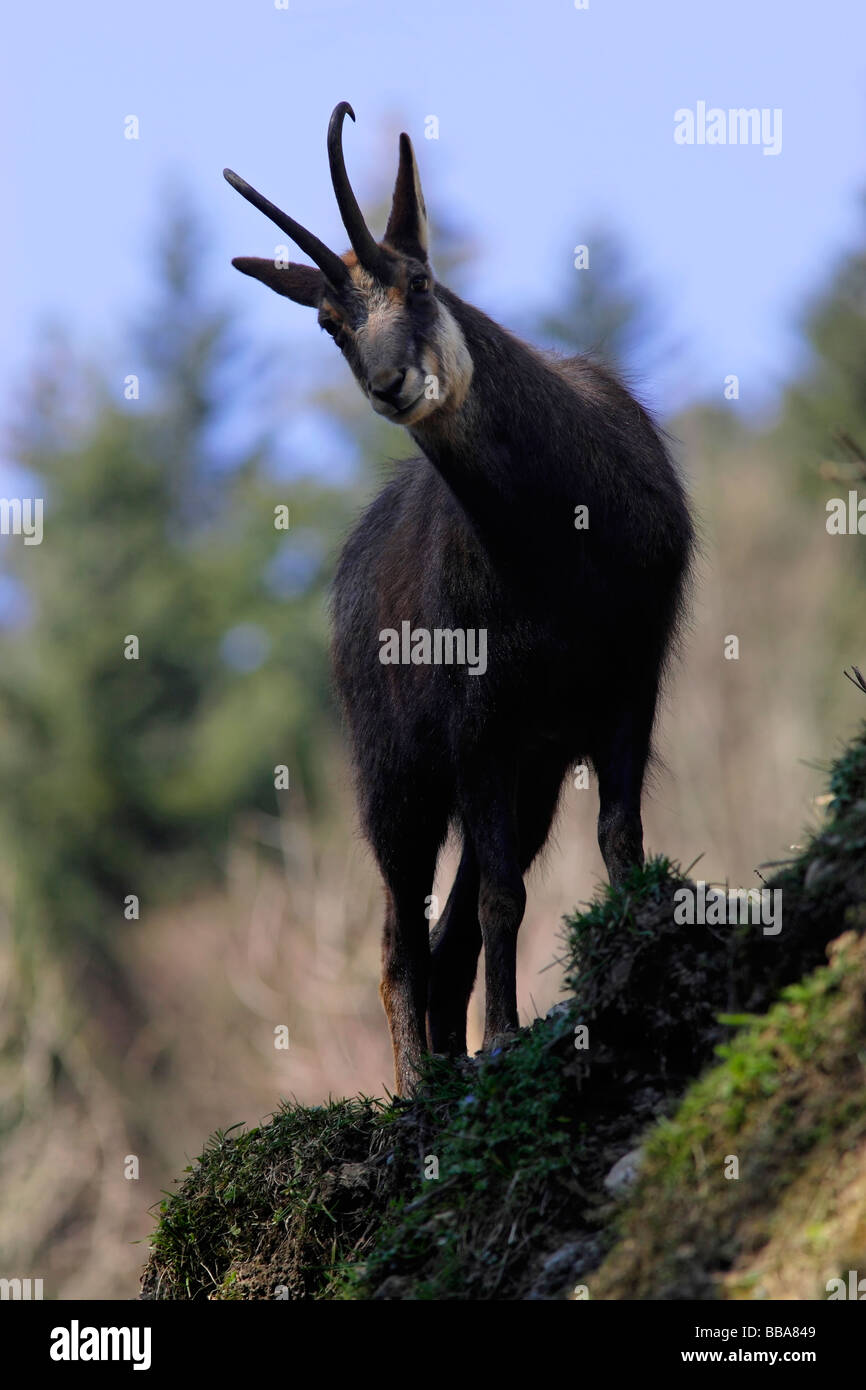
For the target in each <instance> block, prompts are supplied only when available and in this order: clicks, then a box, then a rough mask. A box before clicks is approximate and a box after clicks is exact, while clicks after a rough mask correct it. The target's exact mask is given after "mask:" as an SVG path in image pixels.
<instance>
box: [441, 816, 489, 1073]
mask: <svg viewBox="0 0 866 1390" xmlns="http://www.w3.org/2000/svg"><path fill="white" fill-rule="evenodd" d="M478 888H479V876H478V862H477V860H476V858H475V853H474V851H473V849H472V846H471V845H470V844H469V843H468V842H467V843H466V844H464V847H463V854H462V855H461V858H460V864H459V867H458V869H457V875H456V877H455V879H454V883H453V885H452V888H451V892H450V893H449V895H448V901H447V903H446V904H445V911H444V912H443V913H442V916H441V917H440V919H439V921H438V922H437V923H436V926H435V927H434V929H433V931H432V933H431V936H430V993H429V998H428V1013H429V1017H428V1029H429V1035H430V1047H431V1049H432V1051H433V1052H445V1053H447V1054H448V1055H449V1056H451V1057H461V1056H462V1055H463V1054H464V1053H465V1051H466V1013H467V1010H468V1008H469V998H470V995H471V994H472V988H473V985H474V984H475V973H476V971H477V969H478V956H479V954H480V952H481V927H480V926H479V924H478Z"/></svg>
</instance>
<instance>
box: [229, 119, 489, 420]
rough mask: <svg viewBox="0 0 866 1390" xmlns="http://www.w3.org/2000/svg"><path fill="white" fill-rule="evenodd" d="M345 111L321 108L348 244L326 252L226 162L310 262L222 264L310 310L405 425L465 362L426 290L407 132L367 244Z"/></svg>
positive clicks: (439, 400)
mask: <svg viewBox="0 0 866 1390" xmlns="http://www.w3.org/2000/svg"><path fill="white" fill-rule="evenodd" d="M347 114H348V115H349V116H351V118H352V120H354V119H355V113H354V111H353V110H352V108H351V106H350V105H349V104H348V102H345V101H341V102H340V104H339V105H338V106H336V107H335V108H334V111H333V113H332V115H331V120H330V124H329V126H328V161H329V163H330V167H331V181H332V183H333V185H334V192H335V194H336V196H337V205H338V207H339V209H340V216H341V217H342V219H343V225H344V226H345V228H346V231H347V232H348V234H349V241H350V242H351V244H352V250H351V251H348V252H347V253H346V254H345V255H344V256H337V255H335V253H334V252H333V251H331V250H329V248H328V247H327V246H325V245H324V243H323V242H321V241H319V239H318V237H316V236H313V234H312V232H308V231H307V229H306V228H305V227H302V226H301V224H300V223H299V222H295V221H294V219H293V218H291V217H288V216H287V215H286V214H285V213H284V212H281V211H280V210H279V208H277V207H275V206H274V204H273V203H270V202H268V200H267V198H263V197H262V195H261V194H260V193H257V192H256V190H255V189H254V188H251V187H250V185H249V184H248V183H245V182H244V180H243V179H241V178H239V177H238V175H237V174H235V173H233V172H232V171H231V169H226V170H224V174H225V177H226V179H228V182H229V183H230V184H231V185H232V187H233V188H236V189H237V191H238V193H241V194H242V195H243V196H244V197H245V198H246V199H247V200H248V201H249V202H251V203H252V204H253V206H254V207H257V208H258V209H259V210H260V211H261V212H263V213H264V214H265V216H266V217H269V218H270V219H271V221H272V222H275V223H276V225H277V226H278V227H279V228H281V230H282V231H284V232H285V233H286V234H287V235H288V236H289V237H291V239H292V241H293V242H294V243H295V245H296V246H299V247H300V248H301V250H302V251H304V252H306V254H307V255H308V256H309V257H310V258H311V260H313V261H314V262H315V267H316V268H314V267H313V266H309V265H295V264H289V265H286V264H284V263H282V262H279V261H271V260H263V259H261V258H260V257H258V256H238V257H236V259H235V260H234V261H232V264H233V265H235V266H237V268H238V270H241V271H243V273H244V274H245V275H252V276H254V277H255V279H257V280H261V281H262V283H263V284H265V285H269V286H270V288H271V289H272V290H276V292H277V294H283V295H285V296H286V297H287V298H288V299H293V300H294V301H295V303H296V304H306V305H308V306H309V307H310V308H313V309H317V310H318V312H319V324H320V325H321V327H322V328H323V329H324V330H325V332H326V333H330V335H331V337H332V338H333V339H334V341H335V343H336V344H337V346H338V347H339V349H340V351H341V352H342V354H343V356H344V357H345V359H346V361H347V362H348V363H349V366H350V367H351V368H352V371H353V373H354V375H355V377H356V379H357V381H358V384H359V385H360V387H361V390H362V391H363V392H364V394H365V395H366V396H367V397H368V398H369V400H370V403H371V405H372V407H373V409H374V410H375V411H376V412H377V414H379V415H383V416H384V417H385V418H386V419H388V420H393V421H395V422H396V423H397V424H401V425H415V424H417V423H418V422H419V421H421V420H423V419H424V418H425V417H426V416H429V415H431V414H432V413H433V412H434V411H436V410H442V409H443V408H445V409H452V410H453V409H456V408H458V407H459V406H460V405H461V404H462V402H463V400H464V398H465V396H466V391H467V389H468V386H469V381H470V378H471V376H472V361H471V358H470V355H469V351H468V349H467V347H466V343H465V341H464V339H463V335H462V333H461V331H460V329H459V327H458V326H457V323H456V322H455V320H454V318H453V316H452V314H451V313H450V312H449V310H448V308H447V307H446V305H445V304H444V303H443V302H442V301H441V299H439V298H438V297H437V294H436V286H435V282H434V279H433V272H432V270H431V269H430V262H429V260H428V256H427V213H426V209H425V207H424V196H423V194H422V192H421V183H420V180H419V177H418V166H417V164H416V162H415V154H414V151H413V149H412V142H411V141H410V139H409V136H408V135H401V136H400V162H399V165H398V169H397V182H396V184H395V186H394V197H393V201H392V205H391V215H390V217H389V218H388V226H387V228H386V229H385V237H384V240H383V241H381V242H376V241H375V240H374V238H373V236H372V234H371V233H370V231H369V229H368V227H367V224H366V223H365V221H364V218H363V216H362V213H361V209H360V208H359V206H358V202H357V199H356V198H355V195H354V193H353V192H352V187H351V184H350V183H349V179H348V176H347V174H346V165H345V162H344V160H343V147H342V130H343V119H344V117H345V116H346V115H347Z"/></svg>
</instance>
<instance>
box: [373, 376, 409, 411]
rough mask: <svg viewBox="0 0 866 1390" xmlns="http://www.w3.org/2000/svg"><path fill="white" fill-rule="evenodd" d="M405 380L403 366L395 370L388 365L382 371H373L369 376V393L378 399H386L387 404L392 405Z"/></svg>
mask: <svg viewBox="0 0 866 1390" xmlns="http://www.w3.org/2000/svg"><path fill="white" fill-rule="evenodd" d="M405 380H406V368H405V367H401V368H399V369H397V370H396V371H395V370H393V369H392V368H390V367H388V368H385V370H384V371H381V372H374V373H373V375H372V376H371V377H370V394H371V395H372V396H376V397H377V399H378V400H380V401H388V402H389V404H391V405H393V404H394V403H395V402H396V400H397V398H398V397H399V395H400V392H401V391H402V389H403V382H404V381H405Z"/></svg>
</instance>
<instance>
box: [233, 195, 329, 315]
mask: <svg viewBox="0 0 866 1390" xmlns="http://www.w3.org/2000/svg"><path fill="white" fill-rule="evenodd" d="M223 178H225V179H226V181H227V182H228V183H230V184H231V186H232V188H234V189H236V190H237V192H238V193H240V195H241V197H243V198H246V200H247V202H248V203H252V205H253V207H254V208H258V210H259V212H263V213H264V214H265V217H269V218H270V219H271V221H272V222H274V223H276V225H277V226H278V227H279V228H280V231H282V232H285V233H286V236H289V237H291V239H292V241H293V242H294V243H295V245H296V246H299V247H300V248H301V250H302V251H304V252H306V254H307V255H308V256H309V257H310V259H311V260H313V261H315V263H316V265H317V266H318V267H319V269H320V270H321V271H322V273H323V274H324V275H325V276H326V277H327V279H328V280H330V282H331V284H332V285H333V286H334V289H339V288H340V287H341V286H342V285H345V284H346V283H347V281H348V280H349V271H348V267H347V266H346V262H345V261H342V260H340V257H339V256H338V255H336V254H335V253H334V252H333V251H331V250H330V248H329V247H327V246H326V245H325V243H324V242H323V241H319V238H318V237H317V236H313V233H312V232H308V231H307V229H306V227H302V226H301V224H300V222H296V221H295V219H294V218H293V217H289V216H288V214H287V213H285V212H281V211H280V209H279V208H278V207H275V205H274V204H273V203H271V202H269V200H268V199H267V198H264V197H262V195H261V193H258V192H257V191H256V189H255V188H252V187H251V186H250V185H249V184H248V183H247V181H246V179H242V178H241V177H240V175H239V174H236V173H235V172H234V170H233V169H223Z"/></svg>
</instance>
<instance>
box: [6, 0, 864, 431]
mask: <svg viewBox="0 0 866 1390" xmlns="http://www.w3.org/2000/svg"><path fill="white" fill-rule="evenodd" d="M864 14H866V9H864V7H863V6H862V4H860V3H859V0H848V2H847V3H841V0H825V3H823V4H821V5H814V4H807V3H804V0H784V3H783V0H761V2H760V3H755V0H725V3H717V0H709V2H708V0H701V3H695V0H658V3H655V4H648V3H646V0H620V3H614V2H613V0H589V9H588V10H585V11H584V10H577V9H576V8H575V5H574V0H532V2H531V3H525V2H524V0H519V3H515V2H514V0H512V3H508V0H503V2H502V3H496V0H476V2H475V3H469V0H436V3H435V4H431V5H424V4H418V3H415V4H406V3H397V0H363V3H362V2H361V0H288V8H287V9H278V8H277V7H276V5H275V4H274V0H210V3H207V4H203V3H200V2H198V3H197V2H195V0H184V2H181V0H173V3H168V0H148V3H147V4H146V5H143V6H133V5H129V6H126V5H118V4H117V3H116V0H115V3H108V0H89V2H88V0H84V3H82V4H79V5H74V6H73V5H69V4H61V3H59V2H58V0H43V3H41V4H39V5H35V6H34V5H31V6H17V7H16V8H15V11H14V12H13V13H12V14H11V15H10V16H9V17H8V18H7V21H6V30H7V44H6V51H5V56H4V58H3V83H2V85H3V96H2V103H3V110H2V112H0V114H2V120H3V128H4V130H5V131H6V134H7V156H6V186H7V200H6V209H7V210H6V215H5V216H4V218H3V220H2V224H0V225H2V238H3V243H4V244H3V252H4V254H3V265H4V269H5V284H4V287H3V298H4V305H5V310H6V312H5V313H4V315H3V318H2V324H0V411H2V413H3V415H4V417H7V418H8V414H9V409H10V406H11V404H12V403H13V402H14V398H15V394H16V383H18V382H20V380H21V374H22V371H23V369H24V368H25V366H26V363H27V360H28V356H29V354H30V353H31V351H32V345H33V342H34V331H35V328H36V326H37V325H38V324H39V323H40V322H42V321H45V320H47V319H53V320H59V321H60V322H63V323H65V324H67V325H68V327H69V328H70V330H71V332H72V334H73V337H74V340H75V341H76V342H78V343H79V344H80V345H81V346H82V347H83V348H85V349H87V350H90V351H93V352H96V353H98V354H100V355H101V356H102V358H103V360H104V361H106V362H107V363H108V364H109V365H110V367H111V368H112V370H115V369H116V371H117V375H118V380H120V379H121V378H122V376H123V375H124V374H125V373H126V372H127V371H134V370H135V365H136V364H135V363H130V362H128V361H127V359H126V352H125V349H124V346H123V342H124V339H123V328H124V324H125V323H126V322H127V321H128V320H129V318H130V317H131V316H132V315H133V314H134V313H135V311H136V310H137V309H138V308H139V306H140V305H141V304H142V303H143V302H144V301H145V300H146V298H147V291H148V281H149V274H150V271H149V256H150V251H151V247H152V241H153V233H154V231H155V229H156V228H157V226H158V224H159V219H160V197H161V191H162V190H163V189H164V187H165V183H166V179H167V177H169V176H172V177H179V178H180V179H181V180H182V181H183V182H184V183H185V184H186V185H187V186H188V187H189V189H190V190H191V192H192V194H193V196H194V198H195V199H196V201H197V203H198V205H199V207H200V209H201V211H202V213H203V215H204V217H205V219H206V226H207V228H208V231H209V237H210V245H209V249H208V264H207V271H208V276H209V278H210V279H211V280H212V284H213V292H214V295H215V296H224V297H226V298H227V299H229V300H230V301H233V302H235V303H236V304H237V305H238V306H239V307H241V308H242V310H243V312H244V315H245V321H246V326H247V328H248V330H249V332H250V334H251V335H252V336H253V337H254V338H258V339H260V340H261V342H262V343H271V342H281V341H284V342H285V344H286V349H287V353H288V354H289V355H288V358H287V361H288V363H289V364H292V363H294V364H295V366H296V368H297V370H298V371H299V372H307V373H311V372H312V373H315V371H316V370H317V364H318V363H319V362H320V361H321V362H324V361H325V360H330V357H331V356H332V355H333V348H332V346H331V345H330V343H327V342H326V341H324V340H323V339H322V337H321V335H319V334H318V332H317V330H316V328H315V326H314V324H313V322H312V315H311V313H310V311H305V310H304V309H302V308H299V307H296V306H293V305H291V304H289V303H288V302H287V301H285V300H282V299H280V298H278V297H277V296H275V295H271V294H268V293H267V292H266V291H265V290H264V289H262V288H261V287H260V286H258V285H255V284H254V283H253V282H251V281H250V280H248V279H246V278H244V277H241V276H239V275H237V274H236V272H234V271H233V270H232V269H231V267H230V265H229V261H230V258H231V256H232V255H237V254H268V253H269V252H270V251H271V248H272V246H273V245H274V244H275V242H276V241H277V240H278V239H279V234H276V233H275V232H274V231H273V230H272V229H271V227H270V224H268V223H267V222H266V221H265V219H264V218H262V217H261V216H260V215H259V214H258V213H256V212H255V210H254V209H252V208H250V207H249V206H248V205H247V204H246V203H244V202H243V201H242V200H241V199H240V198H239V197H238V196H237V195H236V194H235V193H233V192H232V190H231V189H230V188H229V187H228V185H227V184H225V183H224V182H223V179H222V177H221V170H222V168H223V166H224V165H230V166H231V167H233V168H235V169H236V170H237V171H238V172H239V173H241V174H243V175H244V177H246V178H247V179H248V180H249V181H250V182H252V183H253V184H255V185H256V186H257V187H259V188H261V189H262V191H263V192H265V193H266V194H267V195H268V196H270V197H271V198H272V199H273V200H274V201H276V202H278V203H280V204H281V205H282V206H283V207H285V208H286V209H287V210H288V211H290V212H291V213H292V214H293V215H294V216H295V217H297V218H298V219H299V220H301V221H302V222H305V223H306V224H307V225H308V226H310V227H311V228H312V229H313V230H315V231H316V232H317V233H318V234H319V235H320V236H322V237H323V238H324V239H325V240H327V241H329V243H330V244H332V245H333V246H334V247H335V248H336V249H338V250H342V249H343V248H344V246H345V244H346V238H345V235H344V234H343V233H342V232H341V229H340V226H339V222H338V217H337V213H336V209H335V206H334V201H333V196H332V194H331V191H330V188H329V183H328V178H327V165H326V161H325V153H324V145H325V130H326V126H327V120H328V115H329V113H330V111H331V108H332V107H333V105H334V104H335V103H336V102H337V101H338V100H340V99H347V100H349V101H351V103H352V104H353V106H354V108H355V111H356V113H357V116H358V123H357V125H356V126H352V125H351V124H350V123H347V130H346V137H345V145H346V151H347V161H348V164H349V168H350V172H351V173H352V176H353V178H354V180H355V183H356V186H357V188H358V189H359V192H360V194H361V196H362V201H363V194H364V191H365V190H372V189H373V188H375V187H377V186H380V184H381V182H382V180H383V179H384V178H387V181H388V182H390V180H391V179H392V178H393V171H394V166H395V161H396V136H397V133H398V131H399V129H401V128H406V129H407V130H409V132H410V134H412V136H413V138H414V140H415V145H416V150H417V152H418V155H419V160H420V164H421V169H422V178H424V179H425V181H426V186H427V189H428V200H429V202H430V212H431V218H432V221H433V224H434V232H435V220H436V210H437V206H439V207H442V208H447V211H448V214H449V216H451V217H456V218H458V219H459V220H460V222H461V223H462V224H465V225H466V226H467V227H468V228H469V229H470V230H471V231H472V233H473V234H474V237H475V239H476V242H477V245H478V249H479V253H480V254H479V259H478V262H477V264H476V265H475V267H474V268H473V269H472V271H471V273H470V275H469V277H468V284H467V285H466V287H465V288H466V289H467V292H468V296H469V297H470V298H471V299H472V300H473V301H474V302H476V303H477V304H479V305H480V306H481V307H482V308H484V309H486V310H487V311H488V312H491V313H492V314H493V315H494V316H495V317H498V318H500V319H501V321H503V322H505V323H508V322H515V321H518V320H519V319H520V317H521V315H525V314H526V312H527V311H528V310H531V309H532V308H533V307H540V306H542V305H544V304H550V303H552V302H553V301H554V299H555V296H556V292H557V289H558V288H559V287H560V286H561V285H562V284H563V281H564V279H565V278H566V277H567V276H568V275H569V274H577V273H586V272H576V271H573V270H572V269H571V263H572V248H573V246H574V245H576V244H577V243H580V242H582V241H583V240H584V239H585V237H586V236H587V235H589V232H590V230H591V228H592V227H594V226H596V225H598V224H599V223H605V224H608V225H610V226H612V227H613V228H615V229H616V230H617V231H618V232H619V233H620V234H621V235H622V236H623V237H624V238H625V239H626V242H627V245H628V247H629V249H630V252H631V255H632V258H633V261H634V265H635V269H636V271H637V272H638V273H639V275H640V277H641V278H642V279H644V280H646V281H647V283H648V284H649V285H651V287H652V288H653V290H654V291H655V295H656V298H657V300H658V301H659V302H660V304H661V305H662V306H663V309H664V316H665V324H666V327H668V328H669V329H670V330H671V333H672V336H673V337H674V338H675V339H677V340H678V341H679V342H680V344H681V349H680V351H679V353H678V355H677V358H676V360H675V361H673V362H671V364H670V365H669V367H667V368H662V369H660V372H659V377H658V380H656V381H654V382H653V383H649V384H648V389H647V391H646V394H647V395H648V397H649V398H650V400H651V401H653V403H655V404H657V405H659V406H660V407H661V408H662V409H668V410H669V409H672V408H674V407H675V406H678V405H680V404H682V403H683V402H684V401H686V400H688V399H690V398H693V397H695V396H698V395H710V396H711V397H715V398H718V399H719V400H721V391H722V381H723V378H724V377H725V375H726V374H727V373H730V372H736V373H737V374H738V375H739V377H740V383H741V385H740V391H741V408H742V409H744V410H749V409H752V408H757V407H761V406H767V405H771V404H772V400H773V397H774V393H775V391H776V390H777V389H778V386H779V384H780V382H781V381H782V380H783V379H784V377H785V375H786V373H787V372H789V371H790V370H791V368H792V366H793V364H794V363H795V362H796V361H797V354H798V350H799V346H798V336H797V333H796V314H797V310H798V307H799V306H800V305H801V304H802V302H803V299H804V296H806V295H808V294H809V293H810V292H812V291H813V290H814V289H815V288H816V287H817V286H819V285H820V284H821V282H822V281H823V280H824V278H825V277H826V275H827V274H828V273H829V271H830V270H831V268H832V265H833V263H834V261H835V259H836V258H837V256H838V255H839V254H840V253H841V252H842V251H843V250H844V249H845V248H846V247H848V246H850V245H852V244H853V243H854V242H855V241H856V239H857V237H858V231H859V229H860V203H859V193H860V190H861V189H863V188H864V187H866V156H864V152H866V142H864V138H863V137H864V127H866V21H864ZM699 101H706V102H707V103H708V105H710V106H713V105H716V106H720V107H722V108H725V109H727V108H730V107H740V106H746V107H753V106H754V107H758V108H770V109H774V108H780V109H781V111H782V149H781V152H780V153H779V154H778V155H776V156H767V155H764V154H763V152H762V149H761V148H760V147H756V146H731V145H726V146H709V145H703V146H699V145H695V146H691V147H685V146H680V145H677V144H676V143H675V141H674V138H673V132H674V112H675V111H676V110H678V109H680V108H683V107H689V108H694V107H695V106H696V104H697V103H698V102H699ZM131 114H132V115H135V116H137V117H138V119H139V122H140V138H139V139H138V140H137V141H130V140H126V139H124V135H123V123H124V118H125V117H126V116H128V115H131ZM429 115H435V116H437V117H438V120H439V139H438V140H427V139H425V138H424V128H425V118H426V117H428V116H429ZM434 262H435V245H434Z"/></svg>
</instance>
